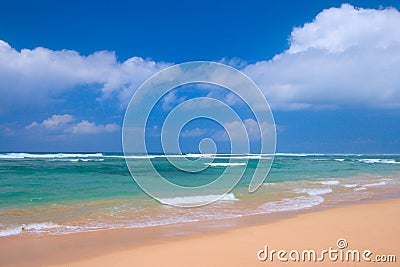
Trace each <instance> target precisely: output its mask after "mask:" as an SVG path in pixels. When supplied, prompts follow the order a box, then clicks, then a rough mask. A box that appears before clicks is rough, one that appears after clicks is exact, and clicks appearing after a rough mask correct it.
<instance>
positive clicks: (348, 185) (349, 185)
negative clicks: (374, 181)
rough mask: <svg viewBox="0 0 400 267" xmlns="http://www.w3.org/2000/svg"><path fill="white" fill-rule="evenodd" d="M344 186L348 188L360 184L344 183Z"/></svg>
mask: <svg viewBox="0 0 400 267" xmlns="http://www.w3.org/2000/svg"><path fill="white" fill-rule="evenodd" d="M342 186H344V187H346V188H354V187H357V186H358V184H343V185H342Z"/></svg>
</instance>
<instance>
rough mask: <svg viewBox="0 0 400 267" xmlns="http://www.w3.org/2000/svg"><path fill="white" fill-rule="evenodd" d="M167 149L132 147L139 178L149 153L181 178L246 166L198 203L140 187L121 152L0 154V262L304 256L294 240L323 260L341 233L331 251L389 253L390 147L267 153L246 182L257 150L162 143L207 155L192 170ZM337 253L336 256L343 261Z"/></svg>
mask: <svg viewBox="0 0 400 267" xmlns="http://www.w3.org/2000/svg"><path fill="white" fill-rule="evenodd" d="M166 157H167V156H166V155H147V156H146V155H134V156H132V157H131V159H132V164H134V165H133V167H134V170H136V171H138V172H139V173H140V174H141V175H143V176H145V177H147V178H148V179H152V178H153V177H155V176H154V175H153V174H152V173H151V171H150V169H149V167H148V166H147V165H146V164H145V163H146V162H147V160H148V159H151V160H152V163H153V164H155V166H157V168H158V170H160V171H161V172H163V173H164V174H166V175H168V176H170V177H171V178H172V179H175V181H178V182H180V183H182V184H187V185H189V186H190V185H191V186H197V185H199V183H200V182H205V183H207V182H209V180H211V179H215V177H218V175H219V174H221V173H223V172H224V170H225V169H226V168H228V167H231V171H230V172H229V175H231V178H232V179H233V178H235V177H237V175H239V173H241V171H240V170H241V168H242V167H246V172H245V174H244V175H243V178H242V180H241V181H240V182H239V183H238V185H237V186H236V187H235V188H234V189H233V190H232V191H230V192H229V193H227V194H226V195H224V196H223V197H222V198H221V199H220V200H219V201H216V202H214V203H210V204H208V205H200V204H202V203H204V202H207V201H209V200H210V199H211V198H213V197H214V195H213V192H212V191H204V192H200V194H199V195H195V196H185V197H176V198H169V199H161V200H155V199H153V198H151V197H149V196H148V195H146V194H145V193H143V191H142V190H141V189H140V188H139V187H138V186H137V185H136V184H135V182H134V181H133V179H132V178H131V176H130V174H129V172H128V170H127V167H126V165H125V158H124V156H123V155H121V154H103V153H95V154H79V153H78V154H65V153H56V154H40V153H36V154H28V153H3V154H0V158H1V160H0V172H1V176H0V178H1V188H0V190H1V194H0V266H53V265H54V266H112V265H118V266H132V265H134V266H160V265H162V266H188V265H190V266H254V265H259V266H261V265H263V264H264V265H266V264H269V265H272V264H280V263H282V264H288V262H289V263H295V264H297V265H309V264H310V262H309V260H308V258H307V257H308V256H307V255H304V256H303V254H302V253H303V250H305V249H307V250H311V249H313V250H315V259H314V258H311V259H310V261H311V263H314V260H315V264H318V265H324V264H325V265H326V266H330V265H331V264H332V263H333V261H332V260H331V258H332V257H333V259H334V257H335V255H331V254H329V253H334V250H338V247H337V246H338V244H337V242H339V241H340V242H339V243H340V244H342V243H344V244H346V243H347V244H348V246H347V247H343V249H342V250H340V249H339V250H340V251H342V252H341V253H345V252H346V251H347V249H349V250H354V249H358V250H360V252H359V253H361V254H360V255H358V257H361V258H360V259H359V260H360V262H359V265H365V264H372V263H367V262H366V261H365V259H364V258H362V256H363V254H362V253H363V252H364V251H365V250H371V253H373V254H372V256H373V257H375V254H376V255H380V254H382V255H386V256H387V257H389V256H390V255H393V256H397V257H398V256H399V255H396V254H398V251H399V245H398V243H399V242H398V240H399V238H400V229H399V226H398V223H397V222H398V220H399V219H400V218H399V215H398V213H399V210H400V198H399V197H400V186H399V185H400V173H399V170H398V166H399V163H400V156H399V155H362V154H361V155H353V154H346V155H344V154H340V155H334V154H332V155H330V154H327V155H323V154H278V155H277V156H276V157H275V160H274V164H273V166H272V168H271V171H270V173H269V175H268V178H267V179H266V180H265V181H264V183H263V184H262V186H261V187H260V188H259V189H258V190H257V192H255V193H254V194H249V192H248V186H249V183H250V178H251V177H252V173H254V171H255V170H259V168H265V166H268V165H267V164H264V163H265V161H266V162H267V163H268V161H269V160H270V157H269V156H268V155H229V156H227V155H216V156H215V158H214V159H213V163H212V164H210V163H209V162H208V160H209V158H208V155H207V156H204V155H196V156H193V155H173V157H174V159H175V160H176V161H177V162H178V163H179V164H187V166H189V165H190V166H195V167H204V166H206V167H207V166H208V167H207V168H206V169H205V170H204V171H202V172H201V173H200V174H193V175H187V173H186V172H176V171H175V170H174V169H171V168H170V165H169V163H168V161H167V158H166ZM188 158H189V159H193V158H195V159H196V160H195V161H187V160H186V159H188ZM164 202H169V203H174V204H184V205H187V204H190V205H193V206H194V207H189V208H182V207H173V206H170V205H166V204H165V203H164ZM197 205H200V206H199V207H196V206H197ZM324 250H328V252H326V253H325V254H323V253H322V252H323V251H324ZM331 250H333V251H331ZM339 250H338V251H339ZM272 251H274V252H272ZM279 251H281V252H280V253H281V254H279V255H278V252H279ZM296 251H297V252H296ZM367 252H368V251H367ZM271 253H272V254H271ZM285 253H286V254H285ZM290 253H292V254H290ZM296 253H298V254H296ZM307 253H308V252H307ZM321 253H322V254H321ZM336 253H338V252H336ZM367 254H368V253H367ZM346 255H347V254H343V255H337V256H341V258H338V259H336V261H335V262H339V263H341V264H343V265H344V266H347V265H346V263H348V262H347V261H346V259H345V257H346ZM278 256H279V257H280V258H279V257H278ZM289 256H290V257H289ZM306 256H307V257H306ZM350 256H351V255H350ZM367 256H371V255H367ZM372 256H371V257H372ZM386 256H385V257H386ZM302 257H305V258H304V259H303V258H302ZM310 257H314V254H312V255H310ZM390 257H392V256H390ZM285 259H286V260H287V261H288V262H281V261H285ZM368 259H369V258H368ZM368 259H367V260H368ZM355 260H357V262H358V258H357V259H355ZM385 260H391V261H393V260H394V259H392V258H385ZM396 260H397V262H398V259H396ZM352 264H353V262H352ZM386 264H389V263H386ZM390 264H391V265H395V263H390ZM371 266H374V265H373V264H372V265H371ZM385 266H386V265H385Z"/></svg>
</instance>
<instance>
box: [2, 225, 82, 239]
mask: <svg viewBox="0 0 400 267" xmlns="http://www.w3.org/2000/svg"><path fill="white" fill-rule="evenodd" d="M67 228H74V227H73V226H62V225H59V224H55V223H53V222H43V223H32V224H21V225H19V226H14V227H8V228H5V229H1V230H0V236H11V235H18V234H22V233H31V234H40V233H49V232H53V231H54V230H57V229H59V230H61V229H67Z"/></svg>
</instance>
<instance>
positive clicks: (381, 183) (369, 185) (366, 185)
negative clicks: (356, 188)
mask: <svg viewBox="0 0 400 267" xmlns="http://www.w3.org/2000/svg"><path fill="white" fill-rule="evenodd" d="M385 184H387V182H386V181H381V182H379V183H372V184H365V185H364V187H376V186H382V185H385Z"/></svg>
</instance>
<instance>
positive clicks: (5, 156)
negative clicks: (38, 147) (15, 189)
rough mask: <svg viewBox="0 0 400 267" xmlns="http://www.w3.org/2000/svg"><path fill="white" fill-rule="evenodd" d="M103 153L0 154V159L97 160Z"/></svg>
mask: <svg viewBox="0 0 400 267" xmlns="http://www.w3.org/2000/svg"><path fill="white" fill-rule="evenodd" d="M99 157H103V153H91V154H77V153H55V154H32V153H5V154H0V159H60V158H99Z"/></svg>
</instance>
